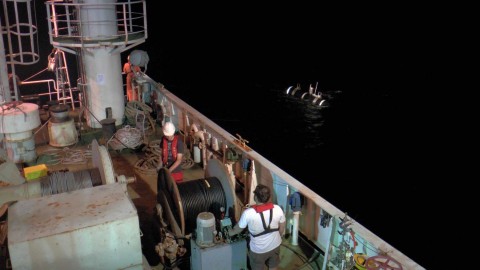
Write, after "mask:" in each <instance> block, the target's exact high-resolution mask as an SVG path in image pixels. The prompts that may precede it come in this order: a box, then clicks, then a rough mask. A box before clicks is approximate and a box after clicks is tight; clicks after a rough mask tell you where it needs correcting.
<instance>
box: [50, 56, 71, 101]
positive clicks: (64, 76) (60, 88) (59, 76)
mask: <svg viewBox="0 0 480 270" xmlns="http://www.w3.org/2000/svg"><path fill="white" fill-rule="evenodd" d="M52 54H53V59H54V62H55V78H56V89H55V91H56V92H57V100H58V101H59V102H61V103H63V104H66V103H70V104H71V105H72V109H75V103H74V100H73V94H72V87H71V84H70V76H69V74H68V67H67V65H66V63H67V61H66V59H65V52H63V51H62V50H60V49H55V50H54V52H52Z"/></svg>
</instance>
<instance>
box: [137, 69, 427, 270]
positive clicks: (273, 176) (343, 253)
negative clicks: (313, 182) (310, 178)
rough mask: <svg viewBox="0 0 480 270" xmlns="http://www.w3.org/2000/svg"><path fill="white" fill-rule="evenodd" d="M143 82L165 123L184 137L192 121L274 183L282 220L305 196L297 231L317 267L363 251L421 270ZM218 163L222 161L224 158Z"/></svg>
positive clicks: (165, 92)
mask: <svg viewBox="0 0 480 270" xmlns="http://www.w3.org/2000/svg"><path fill="white" fill-rule="evenodd" d="M145 78H146V79H147V82H149V83H150V84H151V86H152V88H154V89H156V92H157V96H158V99H157V102H158V103H159V104H160V105H161V107H162V113H163V116H164V121H171V122H173V123H174V124H175V126H177V127H178V129H179V130H181V131H182V132H183V133H184V134H188V132H189V128H190V125H191V124H193V123H195V124H196V125H198V126H199V129H201V130H203V131H204V132H205V133H206V134H207V137H211V138H216V139H217V140H218V144H219V145H223V146H224V147H223V149H225V148H235V149H236V151H240V152H242V153H241V154H242V155H244V156H245V157H248V159H251V160H253V161H254V162H255V174H256V176H257V182H258V183H273V184H272V185H273V191H274V194H275V195H274V199H275V201H276V203H277V204H278V205H280V206H281V207H282V208H283V209H284V210H285V212H286V215H287V216H289V215H291V214H292V210H291V209H290V206H289V203H288V196H289V195H290V194H292V193H293V192H299V193H301V194H302V195H303V196H304V197H305V205H304V206H303V207H302V212H304V213H308V214H304V215H301V217H300V218H301V220H300V222H299V231H300V232H301V233H302V236H304V237H306V238H307V239H308V240H309V241H310V242H311V243H313V244H314V245H315V246H316V248H318V249H320V250H322V251H323V253H324V257H325V258H327V260H324V263H323V265H322V269H328V268H329V267H331V266H339V265H341V264H344V263H345V260H347V259H348V260H350V259H353V257H351V256H350V255H353V253H352V251H353V252H358V253H360V252H362V251H364V250H366V252H367V253H368V254H365V255H366V256H372V257H373V256H376V255H381V254H384V255H385V254H386V255H388V256H389V257H391V258H393V259H394V260H395V261H398V262H399V263H400V264H401V265H402V266H403V269H416V270H417V269H418V270H419V269H424V268H423V267H422V266H420V265H418V264H417V263H416V262H414V261H413V260H411V259H410V258H408V257H407V256H406V255H404V254H403V253H401V252H400V251H399V250H397V249H395V248H394V247H393V246H391V245H390V244H388V243H387V242H385V241H384V240H383V239H381V238H380V237H378V236H377V235H375V234H373V233H372V232H371V231H369V230H368V229H366V228H365V227H364V226H362V225H361V224H360V223H358V222H356V221H355V220H354V219H350V217H348V216H347V215H346V213H344V212H343V211H341V210H339V209H338V208H336V207H335V206H334V205H332V204H331V203H329V202H328V201H327V200H325V199H324V198H322V197H320V196H319V195H318V194H317V193H315V192H314V191H312V190H311V189H310V188H308V187H307V186H305V185H304V184H303V183H301V182H300V181H298V180H297V179H295V178H293V177H292V176H291V175H289V174H288V173H286V172H285V171H283V170H282V169H280V168H279V167H277V166H276V165H275V164H273V163H272V162H270V161H269V160H267V159H266V158H264V157H263V156H261V155H260V154H259V153H257V152H255V151H254V150H252V149H250V148H243V147H242V145H239V144H238V139H237V138H236V137H235V136H233V135H232V134H230V133H228V132H227V131H225V130H224V129H223V128H221V127H220V126H218V125H217V124H216V123H214V122H213V121H211V120H210V119H209V118H207V117H206V116H204V115H203V114H201V113H200V112H198V111H197V110H196V109H194V108H193V107H191V106H190V105H188V104H187V103H185V102H184V101H183V100H181V99H179V98H178V97H177V96H175V95H174V94H173V93H171V92H170V91H168V90H167V89H166V88H165V87H164V86H163V85H162V84H159V83H156V82H155V81H153V80H152V79H151V78H149V77H148V76H147V75H145ZM200 127H201V128H200ZM223 159H224V163H226V162H225V154H224V155H223ZM238 163H241V162H237V164H238ZM240 166H241V165H240ZM234 171H235V169H234ZM328 216H329V217H331V218H329V219H328V220H327V221H325V227H324V228H323V227H322V228H320V227H321V226H320V222H321V221H322V219H325V218H327V217H328ZM346 219H348V220H349V222H348V226H345V220H346ZM354 240H355V241H354ZM399 269H400V268H399Z"/></svg>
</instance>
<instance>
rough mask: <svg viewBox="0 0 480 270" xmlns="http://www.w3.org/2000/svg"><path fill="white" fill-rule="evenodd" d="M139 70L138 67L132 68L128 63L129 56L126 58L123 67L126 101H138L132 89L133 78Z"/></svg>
mask: <svg viewBox="0 0 480 270" xmlns="http://www.w3.org/2000/svg"><path fill="white" fill-rule="evenodd" d="M140 71H141V69H140V67H139V66H133V65H132V64H131V63H130V55H129V56H128V60H127V62H126V63H125V64H124V65H123V72H124V73H125V74H126V76H127V77H126V85H127V100H128V101H134V100H139V97H138V95H137V93H136V92H135V89H133V78H134V77H135V73H137V72H140Z"/></svg>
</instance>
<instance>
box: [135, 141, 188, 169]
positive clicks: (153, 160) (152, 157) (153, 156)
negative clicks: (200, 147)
mask: <svg viewBox="0 0 480 270" xmlns="http://www.w3.org/2000/svg"><path fill="white" fill-rule="evenodd" d="M160 143H161V140H153V141H150V143H149V144H148V146H147V147H146V148H145V149H144V151H145V158H141V159H139V160H138V161H137V162H136V163H135V165H134V167H135V170H137V171H138V172H140V173H143V174H148V175H154V174H157V169H158V165H159V164H160V160H161V156H162V150H161V149H162V148H161V147H160ZM194 164H195V163H194V162H193V159H192V155H191V154H190V151H188V149H184V151H183V157H182V164H181V166H182V168H183V169H189V168H191V167H192V166H193V165H194Z"/></svg>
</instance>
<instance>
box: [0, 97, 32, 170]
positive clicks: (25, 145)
mask: <svg viewBox="0 0 480 270" xmlns="http://www.w3.org/2000/svg"><path fill="white" fill-rule="evenodd" d="M38 126H40V114H39V112H38V105H37V104H33V103H21V102H12V103H10V104H6V105H4V106H3V107H1V108H0V133H3V134H5V149H6V150H7V156H8V158H9V159H11V160H12V161H13V162H15V163H23V162H32V161H35V159H36V158H37V154H36V152H35V140H34V137H33V133H32V131H33V129H35V128H37V127H38Z"/></svg>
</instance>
